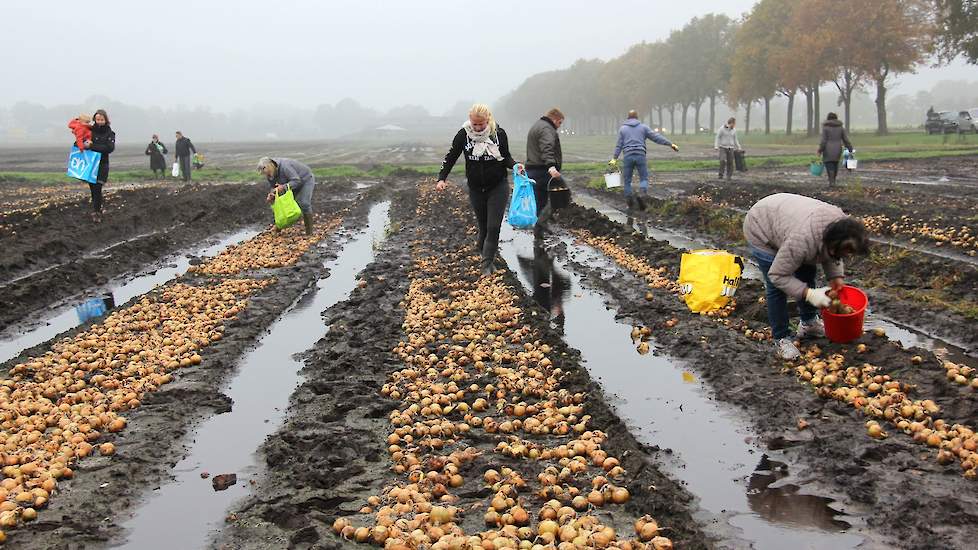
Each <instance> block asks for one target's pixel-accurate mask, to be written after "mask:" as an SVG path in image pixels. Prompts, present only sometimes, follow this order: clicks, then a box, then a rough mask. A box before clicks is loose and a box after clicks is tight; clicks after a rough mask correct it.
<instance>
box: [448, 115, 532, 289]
mask: <svg viewBox="0 0 978 550" xmlns="http://www.w3.org/2000/svg"><path fill="white" fill-rule="evenodd" d="M462 154H464V155H465V179H466V182H467V183H468V187H469V203H470V204H471V205H472V211H473V212H474V213H475V219H476V222H477V223H478V226H479V234H478V241H477V243H476V244H477V247H478V250H479V252H481V253H482V274H483V275H489V274H491V273H493V272H495V271H496V266H495V265H494V262H495V259H496V252H497V250H498V249H499V230H500V229H501V228H502V225H503V214H504V213H505V212H506V203H507V202H509V184H508V182H507V180H506V177H507V175H508V171H509V170H511V169H512V168H513V167H516V170H517V171H518V172H519V173H525V168H524V167H523V165H522V164H519V163H518V162H516V161H515V160H513V156H512V155H511V154H510V152H509V138H508V137H507V136H506V131H505V130H503V129H502V128H501V127H500V126H498V125H497V124H496V120H495V119H494V118H493V116H492V111H491V110H490V109H489V106H488V105H485V104H482V103H477V104H475V105H473V106H472V108H471V109H469V119H468V120H467V121H465V123H464V124H462V128H461V129H460V130H459V131H458V133H456V134H455V138H454V139H453V140H452V146H451V148H450V149H449V150H448V154H447V155H445V160H444V161H443V162H442V165H441V171H440V172H439V173H438V182H437V183H436V186H435V188H436V189H437V190H438V191H444V190H445V188H446V187H447V186H448V183H447V181H446V180H447V178H448V175H449V174H450V173H451V172H452V168H453V167H454V166H455V162H456V161H457V160H458V157H459V155H462Z"/></svg>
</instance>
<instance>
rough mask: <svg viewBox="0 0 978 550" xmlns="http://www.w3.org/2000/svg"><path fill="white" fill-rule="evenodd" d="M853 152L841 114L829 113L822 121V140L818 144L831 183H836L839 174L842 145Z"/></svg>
mask: <svg viewBox="0 0 978 550" xmlns="http://www.w3.org/2000/svg"><path fill="white" fill-rule="evenodd" d="M843 145H845V147H846V149H848V150H849V152H850V153H852V143H851V142H850V141H849V133H848V132H846V129H845V127H843V126H842V122H841V121H840V120H839V115H837V114H835V113H829V114H828V115H827V116H826V117H825V122H824V123H822V141H821V142H819V144H818V153H817V154H819V155H822V163H823V164H824V165H825V173H826V175H828V177H829V185H835V178H836V177H837V176H838V174H839V159H840V158H842V146H843Z"/></svg>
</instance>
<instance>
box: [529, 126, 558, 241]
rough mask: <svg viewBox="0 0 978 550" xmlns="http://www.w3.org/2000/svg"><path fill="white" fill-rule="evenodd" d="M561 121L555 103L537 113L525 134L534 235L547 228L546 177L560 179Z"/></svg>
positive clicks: (547, 189) (549, 214)
mask: <svg viewBox="0 0 978 550" xmlns="http://www.w3.org/2000/svg"><path fill="white" fill-rule="evenodd" d="M563 123H564V113H562V112H561V111H560V109H557V108H556V107H555V108H553V109H550V110H549V111H547V114H545V115H543V116H542V117H540V120H538V121H536V122H535V123H534V124H533V126H532V127H530V131H529V133H527V135H526V174H527V176H529V177H530V179H531V180H533V181H534V182H535V184H534V186H533V194H534V195H535V196H536V201H537V223H536V226H535V227H534V228H533V234H534V236H535V237H536V238H538V239H539V238H542V237H543V232H544V231H549V229H548V227H547V221H549V220H550V218H551V216H552V214H553V210H552V209H551V208H549V206H550V205H549V203H548V199H549V195H550V180H552V179H553V180H559V179H560V167H561V164H562V163H563V160H564V155H563V152H562V151H561V149H560V135H559V134H558V133H557V130H558V129H559V128H560V125H561V124H563Z"/></svg>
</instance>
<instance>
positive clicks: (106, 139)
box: [85, 109, 115, 223]
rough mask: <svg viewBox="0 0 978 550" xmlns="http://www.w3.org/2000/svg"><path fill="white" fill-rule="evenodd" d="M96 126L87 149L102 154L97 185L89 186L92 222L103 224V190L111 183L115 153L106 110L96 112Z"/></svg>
mask: <svg viewBox="0 0 978 550" xmlns="http://www.w3.org/2000/svg"><path fill="white" fill-rule="evenodd" d="M92 119H93V120H95V125H94V126H92V139H91V140H89V141H86V142H85V148H86V149H90V150H92V151H95V152H96V153H101V154H102V159H101V160H100V161H99V165H98V174H97V175H96V176H95V183H90V184H88V188H89V190H90V191H91V192H92V210H93V212H92V221H94V222H95V223H102V188H103V187H104V186H105V184H106V183H108V181H109V155H110V154H112V151H115V132H113V131H112V126H111V125H110V123H109V114H108V113H106V112H105V109H99V110H98V111H95V116H93V117H92Z"/></svg>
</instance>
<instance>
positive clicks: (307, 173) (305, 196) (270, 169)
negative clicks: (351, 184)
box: [258, 157, 316, 235]
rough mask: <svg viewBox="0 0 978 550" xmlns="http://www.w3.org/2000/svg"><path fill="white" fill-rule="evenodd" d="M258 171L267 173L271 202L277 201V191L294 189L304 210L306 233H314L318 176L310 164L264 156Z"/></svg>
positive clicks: (296, 200)
mask: <svg viewBox="0 0 978 550" xmlns="http://www.w3.org/2000/svg"><path fill="white" fill-rule="evenodd" d="M258 171H259V172H261V173H262V174H264V175H265V178H266V179H267V180H268V185H269V186H270V187H271V189H270V190H269V192H268V196H267V197H266V200H267V201H268V203H269V204H271V203H273V202H275V195H276V193H284V192H285V191H286V189H287V188H288V189H292V194H293V195H294V196H295V202H297V203H299V209H300V210H302V223H303V224H305V226H306V235H312V230H313V217H312V192H313V190H314V189H315V187H316V177H315V176H314V175H313V174H312V170H310V169H309V167H308V166H306V165H305V164H302V163H301V162H299V161H297V160H292V159H287V158H278V159H273V158H269V157H262V159H261V160H259V161H258Z"/></svg>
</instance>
